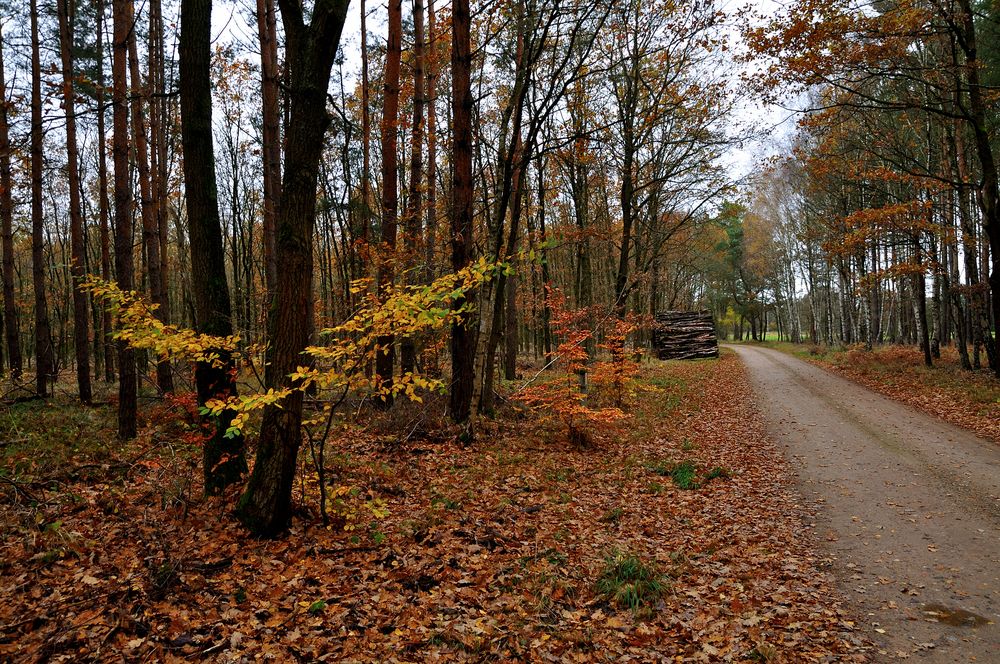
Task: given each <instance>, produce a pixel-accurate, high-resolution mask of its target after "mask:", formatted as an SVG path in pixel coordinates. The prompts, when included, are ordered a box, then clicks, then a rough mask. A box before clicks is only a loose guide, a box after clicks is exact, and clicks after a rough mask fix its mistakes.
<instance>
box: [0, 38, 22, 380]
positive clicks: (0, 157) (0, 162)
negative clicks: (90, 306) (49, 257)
mask: <svg viewBox="0 0 1000 664" xmlns="http://www.w3.org/2000/svg"><path fill="white" fill-rule="evenodd" d="M3 67H4V65H3V36H2V35H0V227H2V228H0V232H2V240H3V323H4V334H5V336H6V338H7V366H9V367H10V372H11V377H12V378H13V379H14V380H15V381H16V380H18V379H20V377H21V372H22V371H23V370H24V362H23V360H22V359H21V334H20V329H19V328H20V326H19V319H18V311H17V300H16V299H15V298H14V228H13V217H14V199H13V195H12V191H11V187H12V183H11V172H10V153H11V147H10V129H9V124H8V120H7V103H6V101H7V81H6V79H5V77H4V68H3Z"/></svg>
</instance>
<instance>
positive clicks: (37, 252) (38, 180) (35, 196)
mask: <svg viewBox="0 0 1000 664" xmlns="http://www.w3.org/2000/svg"><path fill="white" fill-rule="evenodd" d="M30 11H31V280H32V284H33V286H34V291H35V391H36V393H37V394H38V396H40V397H46V396H48V395H49V393H50V392H51V383H52V382H54V380H55V376H54V372H55V354H54V351H53V348H52V334H51V330H50V329H49V305H48V301H47V299H46V296H45V216H44V210H43V209H42V159H43V156H42V140H43V136H42V65H41V58H40V56H39V45H38V40H39V36H38V2H37V0H31V10H30Z"/></svg>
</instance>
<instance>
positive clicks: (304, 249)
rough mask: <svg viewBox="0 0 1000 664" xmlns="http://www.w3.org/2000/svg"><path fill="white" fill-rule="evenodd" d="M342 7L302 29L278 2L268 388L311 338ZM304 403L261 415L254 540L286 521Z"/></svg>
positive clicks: (245, 510)
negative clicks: (278, 183) (279, 175)
mask: <svg viewBox="0 0 1000 664" xmlns="http://www.w3.org/2000/svg"><path fill="white" fill-rule="evenodd" d="M185 1H186V2H191V1H193V0H185ZM200 1H202V2H204V0H200ZM348 3H349V0H317V2H316V3H315V5H314V8H313V12H312V21H311V22H310V23H309V24H308V25H306V24H305V23H304V22H303V18H302V9H301V7H300V6H299V5H298V3H297V2H295V0H281V1H280V2H279V7H280V9H281V16H282V19H283V23H284V27H285V35H286V37H287V54H288V58H287V60H288V68H289V76H290V85H289V100H290V106H291V108H290V120H289V123H288V133H287V136H288V143H287V148H286V151H285V173H284V178H283V184H282V191H281V201H280V203H279V205H278V215H277V219H276V229H275V230H276V232H277V246H276V258H277V261H278V264H279V265H280V266H281V270H280V271H279V272H278V281H277V284H276V290H275V295H274V298H273V301H272V305H271V312H270V315H269V316H268V328H269V339H270V341H271V343H270V345H269V346H268V352H267V360H268V365H267V369H266V373H265V377H264V378H265V383H266V385H267V387H268V388H274V389H283V388H285V387H289V386H292V387H294V384H292V383H291V381H290V379H289V375H290V374H291V373H292V372H294V371H295V369H296V367H297V366H299V365H300V364H301V363H302V352H303V351H304V350H305V348H306V345H307V344H308V342H309V337H310V334H311V333H312V318H311V311H312V310H311V307H310V302H311V300H312V288H310V287H309V285H310V284H312V277H313V256H312V244H313V230H314V227H315V221H316V185H317V178H318V173H319V160H320V157H321V156H322V153H323V137H324V134H325V133H326V128H327V126H328V125H329V122H330V119H329V116H328V115H327V111H326V104H327V95H326V91H327V87H328V86H329V82H330V70H331V68H332V67H333V60H334V57H335V56H336V53H337V48H338V45H339V44H340V34H341V30H342V29H343V26H344V19H345V18H346V16H347V6H348ZM206 45H207V41H206ZM206 48H207V46H206ZM208 126H210V125H208ZM302 397H303V395H302V392H301V391H300V390H295V391H294V392H293V393H292V395H291V396H289V397H288V398H287V399H285V400H284V401H283V402H282V403H281V404H280V405H276V406H269V407H267V408H265V409H264V417H263V422H262V424H261V429H260V440H259V442H258V447H257V460H256V462H255V463H254V467H253V473H252V474H251V475H250V479H249V481H248V482H247V487H246V491H245V492H244V493H243V496H242V497H241V498H240V502H239V505H238V506H237V516H238V518H239V519H240V521H242V522H243V524H244V525H246V526H247V528H249V529H250V531H251V532H252V533H253V534H255V535H258V536H264V537H267V536H274V535H276V534H278V533H280V532H281V531H283V530H284V529H285V528H286V527H287V525H288V520H289V518H290V517H291V502H292V481H293V480H294V477H295V465H296V459H297V458H298V451H299V445H300V444H301V442H302Z"/></svg>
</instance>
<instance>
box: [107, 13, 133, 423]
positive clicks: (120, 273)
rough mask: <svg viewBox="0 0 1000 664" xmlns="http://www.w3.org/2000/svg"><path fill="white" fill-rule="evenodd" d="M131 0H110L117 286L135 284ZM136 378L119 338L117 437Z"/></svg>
mask: <svg viewBox="0 0 1000 664" xmlns="http://www.w3.org/2000/svg"><path fill="white" fill-rule="evenodd" d="M129 2H130V0H113V2H112V5H111V7H112V14H113V23H114V38H113V40H112V56H113V57H112V61H111V82H112V107H113V117H114V132H115V133H114V138H113V139H112V140H113V143H112V156H113V159H114V165H115V276H116V278H117V280H118V287H119V288H121V289H122V290H125V291H130V290H132V289H133V288H134V282H133V270H134V268H133V256H132V185H131V182H129V163H128V162H129V159H128V156H129V155H128V144H129V136H128V98H127V90H126V87H127V84H126V80H125V72H126V68H127V66H128V65H127V60H128V38H129V32H131V29H132V25H131V22H130V21H129V15H130V12H129ZM136 391H137V379H136V366H135V353H134V352H133V350H132V349H131V348H129V346H128V344H127V343H125V342H124V341H119V342H118V437H119V438H122V439H124V440H129V439H131V438H135V434H136V407H137V397H138V395H137V392H136Z"/></svg>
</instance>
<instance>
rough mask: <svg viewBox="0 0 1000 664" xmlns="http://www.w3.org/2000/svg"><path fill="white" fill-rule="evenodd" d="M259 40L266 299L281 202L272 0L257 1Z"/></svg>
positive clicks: (274, 270)
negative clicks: (278, 207) (277, 214)
mask: <svg viewBox="0 0 1000 664" xmlns="http://www.w3.org/2000/svg"><path fill="white" fill-rule="evenodd" d="M257 34H258V36H259V37H260V65H261V66H260V75H261V119H262V120H263V125H262V142H263V154H262V157H263V161H264V216H263V222H264V276H265V283H266V286H267V293H268V297H270V295H271V294H272V293H274V287H275V283H276V282H277V279H278V264H277V262H275V234H274V223H275V222H274V220H275V214H276V212H277V206H278V200H279V199H280V198H281V128H280V125H279V108H278V28H277V18H276V17H275V11H274V0H257Z"/></svg>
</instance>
